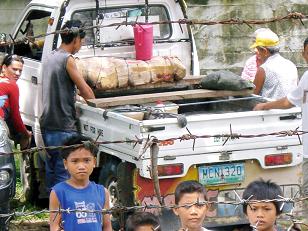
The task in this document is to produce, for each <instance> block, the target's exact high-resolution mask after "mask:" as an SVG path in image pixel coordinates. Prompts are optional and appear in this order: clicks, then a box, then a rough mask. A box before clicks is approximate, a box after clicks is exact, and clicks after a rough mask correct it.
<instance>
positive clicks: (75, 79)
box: [40, 20, 95, 192]
mask: <svg viewBox="0 0 308 231" xmlns="http://www.w3.org/2000/svg"><path fill="white" fill-rule="evenodd" d="M80 28H81V22H80V21H79V20H70V21H67V22H66V23H65V24H64V25H63V27H62V28H61V30H62V31H65V32H62V33H61V39H62V43H61V45H60V47H59V48H58V49H55V50H53V51H52V52H51V53H50V54H49V55H47V57H46V58H45V59H44V60H43V65H42V75H43V79H44V81H43V113H42V115H41V117H40V126H41V131H42V135H43V140H44V144H45V146H46V147H49V146H61V145H63V144H64V143H65V142H66V140H67V139H69V138H70V137H72V136H74V135H76V134H77V132H78V131H77V120H76V110H75V98H76V87H77V88H78V90H79V95H80V96H82V97H83V98H84V99H93V98H95V96H94V93H93V91H92V89H91V88H90V87H89V86H88V84H87V83H86V82H85V80H84V79H83V77H82V76H81V74H80V73H79V72H78V70H77V67H76V63H75V59H74V57H73V55H74V54H75V53H77V52H78V51H79V50H80V48H81V46H82V43H83V40H84V37H85V32H84V31H83V30H82V29H80ZM47 152H48V155H47V156H46V161H45V169H46V187H47V190H48V192H49V191H50V189H51V187H52V186H54V185H55V184H56V183H59V182H61V181H64V180H66V179H68V173H67V171H66V170H65V168H64V165H63V161H62V158H61V154H60V150H48V149H47Z"/></svg>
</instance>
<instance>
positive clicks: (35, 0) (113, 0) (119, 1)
mask: <svg viewBox="0 0 308 231" xmlns="http://www.w3.org/2000/svg"><path fill="white" fill-rule="evenodd" d="M65 1H66V0H32V1H31V2H30V4H35V5H46V6H56V7H60V6H61V5H62V4H63V2H65ZM169 1H174V0H149V3H150V4H157V3H161V2H169ZM70 2H71V3H72V2H76V3H85V0H70ZM91 2H93V3H95V0H91ZM141 3H142V2H141V1H140V0H129V1H127V0H100V5H101V6H105V5H107V6H112V5H127V4H129V5H132V4H138V5H139V4H141Z"/></svg>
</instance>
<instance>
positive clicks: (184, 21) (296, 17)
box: [0, 12, 308, 47]
mask: <svg viewBox="0 0 308 231" xmlns="http://www.w3.org/2000/svg"><path fill="white" fill-rule="evenodd" d="M307 18H308V15H305V14H302V13H299V12H292V13H289V14H287V15H285V16H277V17H273V18H269V19H259V20H258V19H240V18H231V19H224V20H197V19H179V20H170V21H154V22H141V21H138V17H137V18H136V21H127V18H126V21H124V22H119V23H110V24H107V25H94V26H86V27H81V28H79V30H93V29H97V30H98V29H100V28H106V27H116V30H117V29H118V28H119V27H121V26H135V25H137V24H138V25H145V24H147V25H148V24H151V25H159V24H179V25H180V26H182V25H208V26H209V25H217V24H221V25H247V26H249V27H251V25H262V24H268V23H273V22H279V21H286V20H297V21H299V22H300V23H301V24H302V25H303V26H304V25H305V24H304V22H303V20H304V19H307ZM71 32H75V31H73V30H72V29H64V30H56V31H54V32H50V33H42V34H38V35H35V36H24V37H21V38H18V39H13V37H12V35H10V38H11V40H12V41H9V42H7V41H2V42H0V47H4V46H11V45H17V44H20V43H27V42H32V41H34V40H35V39H39V38H43V37H46V36H49V35H53V34H65V33H71Z"/></svg>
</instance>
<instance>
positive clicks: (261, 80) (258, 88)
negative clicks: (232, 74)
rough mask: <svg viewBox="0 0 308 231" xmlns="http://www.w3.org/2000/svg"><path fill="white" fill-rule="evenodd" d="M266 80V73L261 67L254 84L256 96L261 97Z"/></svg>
mask: <svg viewBox="0 0 308 231" xmlns="http://www.w3.org/2000/svg"><path fill="white" fill-rule="evenodd" d="M264 80H265V71H264V69H263V68H262V67H259V68H258V70H257V73H256V77H255V79H254V81H253V84H254V85H255V86H256V88H255V90H254V92H253V93H254V94H257V95H259V94H260V92H261V90H262V87H263V84H264Z"/></svg>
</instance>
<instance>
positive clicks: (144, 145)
mask: <svg viewBox="0 0 308 231" xmlns="http://www.w3.org/2000/svg"><path fill="white" fill-rule="evenodd" d="M186 129H187V132H188V133H187V134H184V135H182V136H179V137H172V138H167V139H157V138H156V137H154V136H151V137H147V138H138V137H136V139H133V140H116V141H98V139H99V137H103V132H101V133H100V134H99V135H98V136H97V138H96V140H95V141H93V143H94V144H95V145H107V144H120V143H131V144H133V145H134V147H136V145H137V144H140V145H141V147H140V152H139V156H138V158H137V159H138V160H140V158H141V156H142V155H143V154H144V153H145V152H146V151H147V150H148V149H152V148H153V146H154V144H155V145H158V144H159V143H160V142H165V141H176V140H178V141H180V142H182V141H189V140H190V141H191V140H192V141H193V146H192V149H194V146H195V142H196V140H197V139H208V138H223V139H224V140H225V141H224V142H223V143H222V145H226V144H227V142H231V141H232V140H238V139H251V138H259V137H267V136H275V137H289V136H297V137H298V142H299V145H300V144H302V142H301V138H300V136H302V135H303V134H306V133H308V132H307V131H301V130H298V128H296V129H294V130H286V131H278V132H271V133H260V134H238V133H234V132H233V131H232V126H231V125H230V133H226V134H212V135H209V134H205V135H194V134H192V133H191V132H190V131H189V129H188V128H186ZM83 145H84V144H78V145H70V146H52V147H39V148H30V149H26V150H22V151H18V152H11V153H0V155H16V154H21V153H23V154H28V155H30V154H33V153H35V152H38V151H43V150H44V151H46V150H55V149H61V150H63V149H67V148H78V147H82V146H83ZM150 153H151V155H154V154H152V152H150ZM156 158H157V156H156ZM152 174H153V172H152ZM152 177H153V175H152ZM153 181H154V177H153ZM157 181H159V180H158V179H157ZM156 183H157V182H156ZM153 184H155V182H153ZM158 187H159V184H158ZM234 192H235V194H236V197H237V200H238V201H239V202H235V201H229V202H225V201H224V202H220V201H206V202H196V203H193V204H189V205H183V206H179V205H164V204H162V203H161V201H162V200H161V199H160V198H158V199H159V202H160V205H154V204H145V205H136V206H131V207H125V206H121V205H116V206H114V207H112V208H110V209H101V210H80V209H70V208H61V209H58V210H47V209H44V210H40V211H31V212H24V211H14V212H11V213H8V214H0V217H3V218H6V219H7V220H8V221H9V220H10V219H11V218H15V217H23V216H25V217H28V216H34V215H39V214H49V213H58V214H61V213H74V212H88V213H102V214H121V213H122V214H123V213H129V212H133V211H140V210H141V211H144V210H148V209H158V210H162V209H169V210H170V209H174V208H179V207H190V206H193V205H196V204H198V205H202V204H206V205H209V206H212V205H218V204H224V205H235V206H236V208H235V210H236V209H237V207H238V206H240V205H243V204H250V203H267V202H281V203H283V204H285V203H289V204H290V203H291V204H292V205H293V208H292V210H291V212H290V213H287V216H288V219H287V220H288V221H289V222H291V223H292V225H295V224H300V225H303V226H305V227H308V225H307V224H306V223H305V221H304V219H302V218H301V216H300V213H301V212H303V213H305V214H306V213H307V211H308V210H307V211H305V210H304V211H296V212H294V208H295V205H296V204H298V203H302V204H303V203H307V204H308V201H307V200H308V197H296V196H297V195H298V193H296V194H295V196H294V197H293V198H284V197H282V196H280V199H274V200H254V199H251V198H249V199H247V200H245V199H242V198H240V196H239V195H238V194H237V193H236V191H234ZM156 196H157V197H160V195H157V194H156ZM251 197H253V195H252V196H251ZM306 201H307V202H306ZM257 225H258V224H255V226H254V228H256V227H257ZM292 225H291V226H292ZM291 226H290V227H291Z"/></svg>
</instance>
